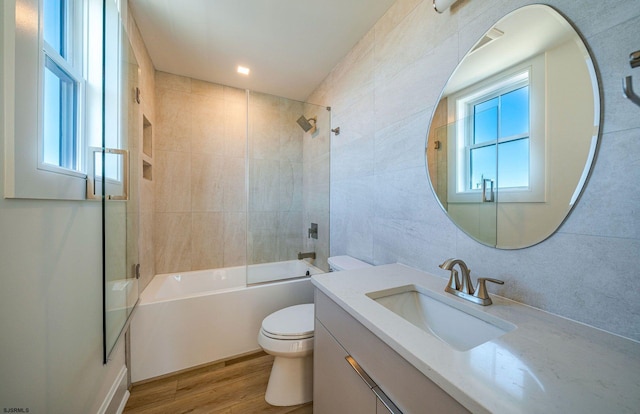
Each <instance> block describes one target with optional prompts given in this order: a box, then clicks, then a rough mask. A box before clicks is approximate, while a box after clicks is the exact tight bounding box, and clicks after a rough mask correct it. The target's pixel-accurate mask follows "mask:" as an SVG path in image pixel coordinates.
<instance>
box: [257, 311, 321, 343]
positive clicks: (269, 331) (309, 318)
mask: <svg viewBox="0 0 640 414" xmlns="http://www.w3.org/2000/svg"><path fill="white" fill-rule="evenodd" d="M313 318H314V306H313V303H308V304H304V305H295V306H290V307H288V308H284V309H280V310H279V311H277V312H274V313H272V314H271V315H269V316H267V317H266V318H264V320H263V321H262V329H261V332H262V334H264V335H265V336H266V337H268V338H272V339H280V340H300V339H307V338H312V337H313V329H314V320H313Z"/></svg>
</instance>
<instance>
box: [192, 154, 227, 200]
mask: <svg viewBox="0 0 640 414" xmlns="http://www.w3.org/2000/svg"><path fill="white" fill-rule="evenodd" d="M225 161H226V160H225V158H223V157H217V156H214V155H211V154H201V153H193V154H192V155H191V210H192V211H194V212H195V211H200V212H202V211H223V210H224V190H225V181H224V178H225V172H226V171H225Z"/></svg>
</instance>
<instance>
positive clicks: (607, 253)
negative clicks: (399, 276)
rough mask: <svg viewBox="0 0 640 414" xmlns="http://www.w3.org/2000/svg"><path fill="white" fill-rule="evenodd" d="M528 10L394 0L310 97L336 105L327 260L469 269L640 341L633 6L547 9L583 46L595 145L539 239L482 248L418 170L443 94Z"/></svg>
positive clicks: (518, 1) (500, 1) (638, 19)
mask: <svg viewBox="0 0 640 414" xmlns="http://www.w3.org/2000/svg"><path fill="white" fill-rule="evenodd" d="M531 3H534V1H531V0H515V1H514V0H508V1H507V0H487V1H473V0H458V1H457V2H456V4H455V5H454V6H453V7H452V8H451V9H449V10H448V11H446V12H445V13H443V14H442V15H439V14H437V13H436V12H434V10H433V7H432V1H431V0H422V1H420V0H398V1H396V2H395V3H394V5H392V6H391V8H390V9H389V11H388V12H387V13H386V14H385V15H384V16H383V17H382V18H381V19H380V20H379V21H378V22H377V24H376V25H375V26H374V28H373V29H372V30H371V31H370V32H369V33H368V34H367V35H365V36H364V38H363V39H361V40H360V42H359V43H358V44H357V45H356V46H355V47H354V48H353V49H352V51H351V52H350V53H349V54H348V55H347V56H346V57H345V58H343V60H342V61H341V62H340V63H339V64H338V65H337V66H336V67H335V68H334V70H333V71H332V73H331V74H330V75H329V76H328V77H327V78H326V79H325V81H324V82H323V83H322V84H321V85H320V86H319V87H318V88H317V90H316V91H315V92H314V94H313V95H312V96H311V97H310V98H309V100H310V101H313V102H319V103H326V104H328V105H331V106H332V107H333V110H332V126H333V127H334V128H335V127H336V126H340V128H341V134H340V135H339V136H337V137H333V138H332V147H331V253H332V254H349V255H352V256H355V257H358V258H360V259H363V260H366V261H369V262H372V263H375V264H383V263H392V262H402V263H405V264H408V265H410V266H413V267H417V268H420V269H423V270H425V271H428V272H431V273H433V274H436V275H440V276H442V277H443V288H444V285H445V283H446V281H445V280H444V277H445V276H446V274H445V272H443V271H442V270H440V269H439V268H438V265H439V264H440V263H442V262H443V261H444V260H445V259H447V258H449V257H457V258H461V259H463V260H465V261H466V262H467V264H468V265H469V266H470V267H471V268H472V269H473V274H474V275H475V276H476V277H478V276H480V277H495V278H498V279H503V280H504V281H505V285H504V286H502V287H499V288H497V289H496V292H498V293H499V294H501V295H503V296H506V297H508V298H512V299H515V300H517V301H520V302H524V303H527V304H530V305H533V306H535V307H538V308H542V309H545V310H547V311H550V312H553V313H556V314H559V315H562V316H565V317H569V318H571V319H574V320H578V321H581V322H585V323H588V324H590V325H593V326H596V327H599V328H602V329H605V330H608V331H611V332H614V333H617V334H620V335H623V336H626V337H630V338H633V339H636V340H640V300H638V298H640V284H638V283H637V279H638V270H637V269H638V268H640V208H639V207H638V206H640V190H639V187H638V185H637V183H638V182H640V108H638V107H637V106H635V105H634V104H632V103H631V102H630V101H628V100H626V99H625V98H624V97H623V96H622V93H621V79H622V77H623V76H626V75H630V74H633V75H634V79H635V82H639V81H640V72H639V70H638V69H635V70H633V71H632V69H631V68H630V67H629V63H628V56H629V53H631V52H632V51H635V50H637V49H638V48H640V30H638V27H640V7H639V3H638V1H637V0H618V1H612V2H602V1H598V0H582V1H565V0H551V1H548V2H545V3H549V4H550V5H552V6H554V7H555V8H557V9H558V10H559V11H560V12H561V13H562V14H564V15H565V16H567V18H568V19H569V20H570V21H571V22H573V23H574V24H575V25H576V26H577V28H578V30H579V31H580V32H581V34H582V35H583V36H584V38H585V40H586V43H587V46H588V47H589V48H590V49H591V51H592V53H593V55H594V58H595V65H596V67H597V70H598V71H599V74H600V78H601V87H602V89H603V93H602V105H603V108H604V120H603V123H602V130H603V134H602V141H601V145H600V148H599V151H598V154H597V159H596V162H595V166H594V169H593V172H592V175H591V177H590V180H589V182H588V183H587V186H586V190H585V192H584V194H583V196H582V197H581V199H580V200H579V201H578V204H577V206H576V207H575V209H574V211H573V212H572V214H571V215H570V216H569V218H568V219H567V221H566V222H565V223H564V224H563V225H562V226H561V227H560V229H559V230H558V231H557V232H556V233H555V234H554V235H553V236H552V237H551V238H549V239H548V240H546V241H544V242H542V243H540V244H538V245H536V246H533V247H529V248H526V249H522V250H515V251H507V250H496V249H492V248H489V247H485V246H483V245H480V244H478V243H476V242H474V241H473V240H471V239H470V238H469V237H467V236H466V235H465V234H464V233H463V232H462V231H460V230H458V229H457V228H456V226H455V225H454V224H452V223H451V221H450V220H449V219H448V218H447V216H446V215H445V213H444V212H443V211H442V209H441V208H440V206H439V205H438V202H437V200H436V199H435V197H434V196H433V195H432V193H431V190H430V187H429V184H428V182H427V176H426V172H425V159H424V158H425V138H426V135H427V130H428V127H429V120H430V117H431V114H432V112H433V109H434V106H435V105H436V103H437V102H438V97H439V95H440V91H441V90H442V88H443V87H444V85H445V83H446V81H447V79H448V77H449V75H450V74H451V73H452V71H453V70H454V68H455V67H456V65H457V64H458V62H459V61H460V60H461V59H462V58H463V57H464V56H465V54H466V53H467V51H468V50H469V49H470V48H471V47H472V46H473V44H474V43H475V42H476V40H478V39H479V38H480V37H481V36H482V34H483V33H484V32H485V31H486V30H488V29H489V28H490V27H491V26H492V25H493V24H494V23H495V22H496V21H497V20H498V19H500V18H501V17H502V16H504V15H505V14H507V13H508V12H510V11H512V10H514V9H515V8H517V7H520V6H523V5H526V4H531Z"/></svg>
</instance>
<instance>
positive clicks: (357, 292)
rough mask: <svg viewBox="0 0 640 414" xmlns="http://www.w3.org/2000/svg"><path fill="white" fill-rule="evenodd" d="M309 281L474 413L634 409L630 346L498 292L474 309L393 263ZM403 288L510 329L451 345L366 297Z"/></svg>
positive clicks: (639, 368) (439, 283) (638, 393)
mask: <svg viewBox="0 0 640 414" xmlns="http://www.w3.org/2000/svg"><path fill="white" fill-rule="evenodd" d="M312 283H313V284H314V285H315V286H316V287H317V288H318V289H320V290H321V291H322V292H324V293H325V294H326V295H327V296H329V297H330V298H331V299H333V300H334V301H335V302H336V303H338V304H339V305H340V306H341V307H343V308H344V309H345V310H346V311H347V312H348V313H349V314H350V315H351V316H353V317H354V318H355V319H357V320H358V321H359V322H360V323H362V324H363V325H364V326H366V327H367V328H368V329H369V330H371V331H372V332H373V333H374V334H376V336H378V337H379V338H380V339H381V340H382V341H384V342H385V343H386V344H387V345H389V346H390V347H391V348H393V349H394V350H395V351H396V352H398V353H399V354H400V355H401V356H402V357H403V358H405V359H406V360H407V361H408V362H410V363H411V364H412V365H413V366H415V367H416V368H417V369H418V370H419V371H420V372H422V373H423V374H424V375H425V376H427V377H428V378H429V379H431V380H432V381H433V382H435V383H436V384H438V385H439V386H440V387H441V388H442V389H444V390H445V391H446V392H447V393H449V394H450V395H451V396H452V397H454V398H455V399H456V400H457V401H458V402H460V403H461V404H462V405H464V406H465V407H466V408H467V409H469V410H470V411H472V412H474V413H477V412H491V413H534V412H536V413H541V412H544V413H637V412H639V410H640V343H638V342H635V341H632V340H629V339H626V338H622V337H619V336H616V335H613V334H610V333H607V332H604V331H602V330H599V329H595V328H593V327H590V326H587V325H584V324H580V323H577V322H574V321H571V320H568V319H565V318H562V317H559V316H556V315H552V314H550V313H547V312H544V311H541V310H539V309H536V308H532V307H530V306H526V305H523V304H520V303H518V302H514V301H511V300H509V299H505V298H502V297H499V296H497V295H491V297H492V299H493V305H491V306H480V305H475V304H472V303H471V302H469V301H466V300H464V299H461V298H457V297H455V296H453V295H450V294H448V293H445V292H444V287H445V285H446V279H443V278H442V277H438V276H435V275H432V274H429V273H426V272H422V271H419V270H416V269H412V268H410V267H407V266H404V265H401V264H392V265H383V266H376V267H371V268H367V269H359V270H352V271H343V272H334V273H326V274H321V275H315V276H313V277H312ZM409 284H415V285H419V286H422V287H424V288H427V289H429V290H431V291H433V292H435V293H436V294H440V295H443V296H445V295H446V296H447V297H450V298H453V299H455V300H458V301H461V303H464V304H466V305H469V306H474V307H477V309H479V310H480V311H481V312H486V313H488V314H491V315H494V316H497V317H499V318H502V319H504V320H506V321H508V322H511V323H512V324H514V325H516V326H517V328H516V329H515V330H513V331H511V332H508V333H506V334H505V335H503V336H501V337H499V338H497V339H494V340H492V341H489V342H486V343H484V344H482V345H479V346H477V347H475V348H472V349H470V350H468V351H457V350H455V349H453V348H452V347H450V346H449V345H448V344H446V343H444V342H442V341H441V340H440V339H438V338H436V337H435V336H432V335H430V334H428V333H426V332H424V331H422V330H421V329H419V328H418V327H416V326H414V325H412V324H411V323H409V322H407V321H406V320H404V319H403V318H402V317H400V316H398V315H396V314H395V313H393V312H391V311H390V310H388V309H386V308H385V307H383V306H382V305H380V304H378V303H377V302H375V301H374V300H373V299H370V298H369V297H367V296H366V293H369V292H375V291H378V290H382V289H388V288H392V287H397V286H404V285H409ZM639 300H640V298H639Z"/></svg>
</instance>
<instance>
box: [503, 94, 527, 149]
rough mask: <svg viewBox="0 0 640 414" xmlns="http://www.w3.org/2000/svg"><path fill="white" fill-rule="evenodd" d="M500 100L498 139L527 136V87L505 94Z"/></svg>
mask: <svg viewBox="0 0 640 414" xmlns="http://www.w3.org/2000/svg"><path fill="white" fill-rule="evenodd" d="M500 99H501V103H500V137H501V138H504V137H511V136H514V135H521V134H528V133H529V87H528V86H523V87H522V88H519V89H516V90H514V91H511V92H509V93H506V94H504V95H502V96H501V97H500Z"/></svg>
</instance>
